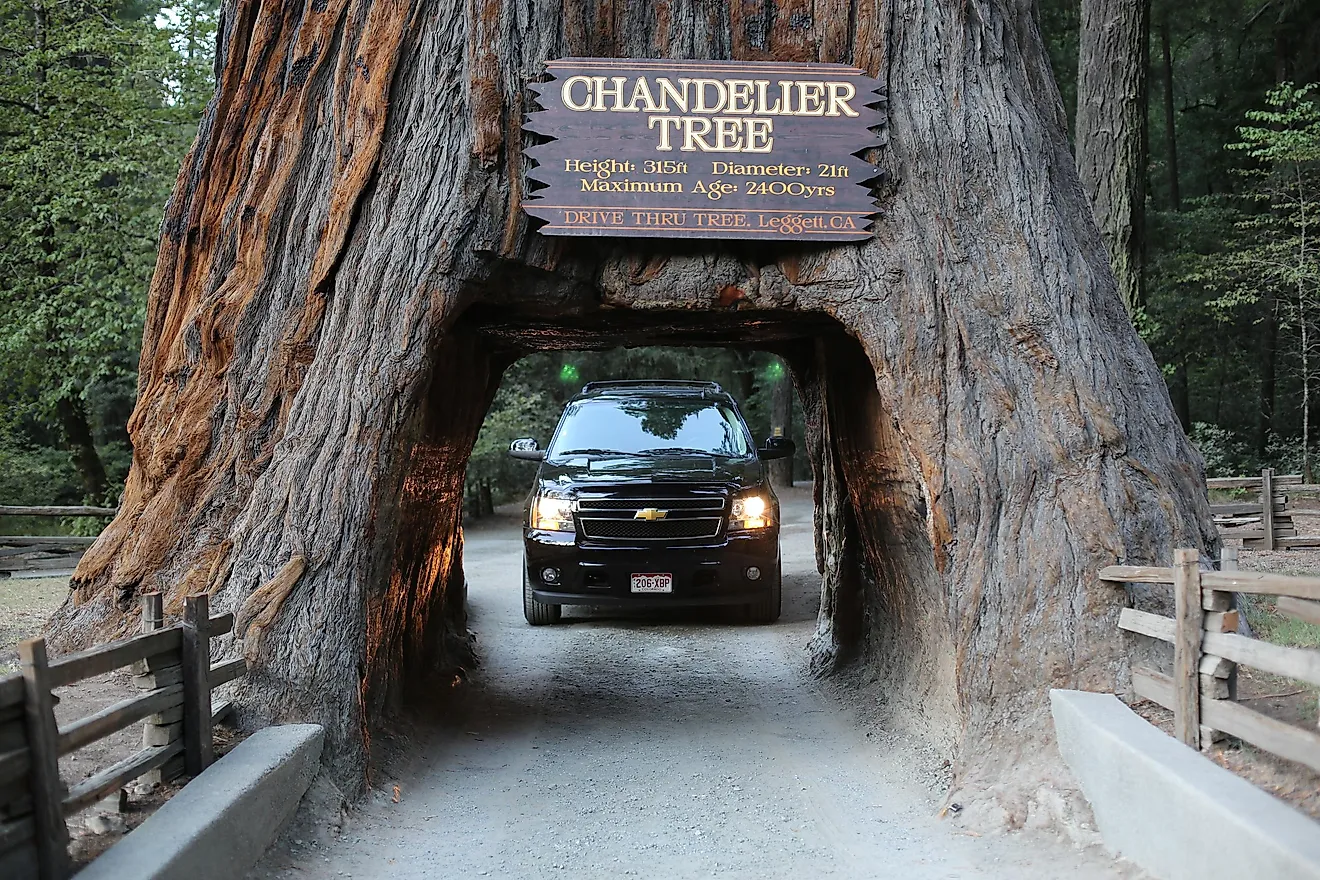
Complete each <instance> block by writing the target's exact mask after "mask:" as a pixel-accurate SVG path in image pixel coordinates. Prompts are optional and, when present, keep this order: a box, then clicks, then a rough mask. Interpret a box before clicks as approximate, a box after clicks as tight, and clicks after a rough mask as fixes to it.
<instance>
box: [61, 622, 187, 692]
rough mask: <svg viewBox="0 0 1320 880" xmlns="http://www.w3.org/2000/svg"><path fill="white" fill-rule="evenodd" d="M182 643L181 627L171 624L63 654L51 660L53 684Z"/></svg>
mask: <svg viewBox="0 0 1320 880" xmlns="http://www.w3.org/2000/svg"><path fill="white" fill-rule="evenodd" d="M181 643H182V642H181V636H180V634H179V628H178V627H170V628H169V629H162V630H158V631H156V632H153V633H143V634H142V635H140V636H134V637H133V638H131V639H125V640H123V641H121V642H111V643H110V644H108V645H98V646H97V647H95V648H91V649H89V650H87V651H80V652H79V653H77V654H70V655H69V656H67V657H61V658H60V659H59V660H56V661H55V662H54V663H52V664H50V673H51V687H64V686H65V685H70V684H73V683H74V682H75V681H82V680H83V679H84V678H91V677H92V676H95V675H101V674H102V673H106V672H111V671H113V670H115V669H118V668H120V667H121V666H127V665H128V664H130V663H132V662H134V661H136V660H145V659H146V658H147V657H150V656H151V655H152V654H162V653H164V652H166V651H171V650H174V649H176V648H178V647H179V646H180V644H181Z"/></svg>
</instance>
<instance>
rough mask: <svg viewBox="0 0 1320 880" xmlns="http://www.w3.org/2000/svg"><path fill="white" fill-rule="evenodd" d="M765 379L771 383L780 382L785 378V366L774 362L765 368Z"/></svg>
mask: <svg viewBox="0 0 1320 880" xmlns="http://www.w3.org/2000/svg"><path fill="white" fill-rule="evenodd" d="M765 378H766V381H769V382H778V381H779V380H780V379H782V378H784V365H783V364H781V363H780V362H779V361H773V362H771V364H770V365H769V366H767V367H766V368H765Z"/></svg>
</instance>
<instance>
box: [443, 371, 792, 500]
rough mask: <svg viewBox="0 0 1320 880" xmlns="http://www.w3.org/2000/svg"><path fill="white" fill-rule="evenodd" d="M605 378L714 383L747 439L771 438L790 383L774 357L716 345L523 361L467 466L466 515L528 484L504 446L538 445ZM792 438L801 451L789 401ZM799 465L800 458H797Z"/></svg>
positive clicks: (509, 377)
mask: <svg viewBox="0 0 1320 880" xmlns="http://www.w3.org/2000/svg"><path fill="white" fill-rule="evenodd" d="M608 379H689V380H702V381H714V382H719V383H720V384H721V385H722V386H723V387H724V388H725V390H727V391H729V392H730V393H731V394H733V396H734V397H735V398H736V399H737V400H738V402H739V405H740V408H741V409H742V412H743V416H744V418H746V419H747V423H748V427H750V428H751V430H752V435H753V437H754V438H756V439H757V440H758V441H761V440H763V439H764V438H765V437H767V436H769V434H770V421H771V397H770V395H771V391H772V389H773V387H774V385H776V384H777V383H779V382H791V381H792V379H791V378H789V376H788V373H787V371H786V370H785V369H784V366H783V363H782V362H781V361H780V360H779V359H778V358H776V357H774V356H773V355H769V354H764V353H760V352H742V351H735V350H732V349H715V348H661V347H651V348H619V349H612V350H610V351H587V352H549V353H543V354H534V355H530V356H528V357H525V358H523V359H522V360H520V361H518V362H517V363H515V364H514V365H513V366H511V367H510V368H509V369H508V370H507V371H506V372H505V374H504V378H503V380H502V382H501V383H500V388H499V391H497V392H496V394H495V400H494V402H493V403H492V404H491V407H490V411H489V412H488V413H487V415H486V420H485V422H484V423H483V424H482V427H481V432H480V434H478V435H477V441H476V444H475V446H474V447H473V450H472V457H471V459H470V460H469V462H468V472H467V487H466V492H467V498H468V503H469V510H470V511H471V512H472V513H480V512H482V506H483V501H482V497H483V488H484V489H485V490H486V494H487V500H488V501H489V502H490V503H492V504H502V503H505V502H508V501H512V500H515V499H517V498H520V497H521V496H522V495H525V494H526V493H527V491H528V490H529V488H530V487H531V479H532V474H533V473H534V472H535V465H533V464H531V463H528V462H522V461H517V460H514V459H511V458H509V456H508V449H509V442H510V441H511V440H515V439H517V438H519V437H532V438H533V439H535V440H536V441H537V442H538V443H539V444H540V445H541V446H542V447H544V446H545V445H546V444H548V443H549V442H550V435H551V433H552V432H553V431H554V428H555V425H556V424H557V423H558V421H559V415H560V413H561V412H562V411H563V408H564V403H565V402H566V401H568V400H569V399H570V398H571V397H573V396H574V395H575V394H577V393H578V392H579V391H581V390H582V386H583V385H584V384H586V383H587V382H595V381H602V380H608ZM793 412H794V439H795V440H796V442H797V443H798V446H799V449H803V450H805V448H806V439H805V428H804V427H803V424H802V414H801V412H800V408H799V407H798V405H797V404H796V403H795V404H794V411H793ZM799 460H801V461H805V456H799Z"/></svg>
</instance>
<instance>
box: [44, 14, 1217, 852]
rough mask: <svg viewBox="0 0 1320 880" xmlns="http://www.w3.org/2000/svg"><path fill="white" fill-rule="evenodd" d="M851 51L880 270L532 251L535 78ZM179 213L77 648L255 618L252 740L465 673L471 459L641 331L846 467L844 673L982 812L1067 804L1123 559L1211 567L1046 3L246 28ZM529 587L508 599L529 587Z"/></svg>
mask: <svg viewBox="0 0 1320 880" xmlns="http://www.w3.org/2000/svg"><path fill="white" fill-rule="evenodd" d="M563 56H620V57H664V58H700V59H725V58H734V59H760V60H786V61H804V60H810V61H828V62H844V63H849V64H852V65H855V66H857V67H860V68H862V69H863V70H865V71H866V72H868V73H870V74H872V75H875V76H877V77H879V78H880V79H881V80H882V81H884V82H886V83H887V84H888V92H889V124H888V131H887V146H885V147H884V149H883V150H882V151H881V152H880V153H879V154H878V156H877V161H878V162H879V163H880V164H881V165H882V166H883V167H884V169H885V171H886V172H887V176H886V178H885V181H884V183H883V185H882V186H881V187H880V188H878V189H877V191H876V194H877V198H878V199H879V206H880V209H879V210H880V213H879V215H878V220H877V222H876V223H875V227H874V228H875V236H874V238H873V239H872V240H870V241H868V242H866V243H864V244H861V245H847V246H838V247H828V246H820V245H807V244H800V245H792V244H791V243H790V244H777V245H775V246H767V245H764V244H762V243H760V242H752V243H731V242H725V243H720V242H714V241H706V242H701V243H682V244H679V243H664V242H656V241H640V240H629V241H621V240H620V241H610V240H599V239H573V240H562V239H561V240H550V239H547V238H545V237H543V236H540V235H538V234H537V233H536V232H535V230H534V229H533V228H532V226H531V224H529V221H528V218H527V217H526V215H525V214H524V213H523V212H522V211H521V210H520V208H519V205H520V202H521V200H522V198H523V197H524V194H525V192H526V190H527V172H528V162H527V161H525V159H524V152H523V151H524V149H525V148H526V147H527V146H528V145H529V144H530V143H532V142H533V136H532V135H531V134H529V133H524V132H523V131H522V123H523V120H524V118H525V114H526V113H527V112H528V110H529V105H530V101H531V97H530V96H531V93H530V92H529V89H528V83H529V81H536V80H537V79H539V78H543V76H544V73H543V69H544V68H543V65H544V62H545V60H546V59H548V58H555V57H563ZM217 67H218V79H219V86H218V89H217V93H216V96H215V99H214V100H213V102H212V103H211V105H210V106H209V108H208V110H207V113H206V116H205V118H204V120H203V122H202V125H201V128H200V131H199V133H198V137H197V142H196V144H195V146H194V147H193V149H192V151H191V152H190V153H189V155H188V157H187V159H186V160H185V162H184V166H183V169H182V171H181V172H180V175H179V179H178V183H177V186H176V188H175V191H174V195H173V198H172V200H171V202H170V204H169V208H168V212H167V219H166V222H165V226H164V231H163V233H164V234H163V238H162V245H161V252H160V258H159V263H158V265H157V268H156V273H155V278H154V280H153V283H152V289H151V295H150V306H149V310H148V316H147V325H146V330H145V334H144V340H145V341H144V344H143V350H142V357H141V379H140V388H139V400H138V405H137V410H136V412H135V413H134V415H133V418H132V422H131V425H130V430H131V433H132V438H133V442H134V463H133V468H132V472H131V474H130V476H129V479H128V484H127V487H126V489H125V492H124V495H123V501H122V504H121V507H120V512H119V515H118V516H117V517H116V518H115V520H114V521H113V523H112V524H111V525H110V527H109V528H108V529H107V530H106V531H105V532H104V534H103V535H102V536H101V538H100V540H99V541H98V542H97V543H96V545H95V546H94V547H93V548H92V549H91V551H90V552H88V554H87V555H86V557H85V558H84V559H83V562H82V564H81V565H80V567H79V569H78V572H77V575H76V577H75V580H74V588H73V591H72V593H71V595H70V597H69V600H68V601H67V602H66V603H65V605H64V606H63V608H61V610H60V611H59V612H58V614H57V615H56V618H55V619H54V621H53V622H52V625H51V631H52V634H53V635H54V636H55V638H56V640H57V642H58V643H59V644H60V645H61V646H63V647H66V648H67V647H73V646H75V645H76V644H79V643H81V642H85V641H87V640H89V639H92V638H97V637H104V636H107V635H111V634H115V633H121V632H126V631H128V630H129V629H131V628H132V627H133V625H134V624H133V609H134V606H135V597H136V596H137V595H138V594H139V593H141V592H143V591H148V590H157V589H159V590H163V591H165V592H166V594H167V597H168V601H167V607H168V608H171V609H176V610H177V609H178V608H179V607H180V606H181V603H182V597H183V596H185V595H187V594H191V593H196V592H200V591H206V592H209V593H211V594H212V596H213V599H212V604H213V606H214V607H218V608H220V609H221V610H224V609H233V610H235V611H236V612H237V616H238V623H237V626H236V630H235V636H234V638H235V641H234V642H233V643H231V644H230V645H229V646H228V648H227V650H228V651H230V652H234V653H237V652H240V651H241V652H243V653H245V654H246V655H247V656H248V657H250V658H251V660H252V663H253V666H254V667H255V670H256V671H255V673H254V674H253V675H251V676H250V677H249V679H247V680H246V683H245V684H244V686H243V687H244V690H243V691H242V692H240V694H239V698H240V701H241V705H242V707H243V709H244V713H245V715H244V717H246V718H247V719H248V721H249V723H254V724H255V723H260V722H262V721H264V720H275V719H283V718H293V717H297V718H311V719H316V720H319V721H321V722H323V723H325V724H326V725H327V729H328V743H329V752H328V760H329V762H330V763H331V767H332V769H333V770H334V771H335V772H336V773H337V774H338V775H339V777H340V778H341V779H342V780H346V781H352V780H354V779H359V778H360V772H361V769H362V767H363V766H364V760H365V758H366V748H367V744H368V742H369V734H370V729H371V724H372V722H373V721H374V720H375V719H377V718H379V717H380V716H381V715H382V714H383V713H385V712H387V711H388V710H389V709H390V708H391V707H392V706H395V705H398V704H399V703H400V702H401V701H403V700H405V699H406V698H407V694H408V688H409V686H410V684H411V683H414V682H422V683H433V682H434V681H435V677H436V674H437V673H440V672H443V671H444V670H446V669H452V668H453V666H454V665H456V664H461V663H464V662H466V657H467V653H468V651H469V643H468V639H467V632H466V627H465V621H464V617H463V597H464V586H463V575H462V570H461V561H460V555H461V540H462V538H461V530H460V512H461V494H462V493H461V488H462V479H463V469H464V466H465V462H466V457H467V455H468V452H469V449H470V446H471V444H472V442H473V438H474V436H475V433H476V430H477V428H478V426H479V424H480V421H481V418H482V416H483V413H484V410H485V408H486V406H487V404H488V402H489V399H490V396H491V395H492V394H493V391H494V388H495V386H496V385H497V383H498V381H499V376H500V373H501V371H502V369H503V368H504V367H505V366H506V365H507V364H508V363H510V362H511V361H512V360H513V359H515V358H517V357H518V356H519V355H521V354H523V353H525V352H528V351H532V350H543V349H550V348H566V347H582V346H592V345H609V344H617V343H619V342H629V343H633V344H640V343H645V342H666V341H667V342H673V341H684V342H687V343H700V342H709V343H719V344H732V345H743V346H748V347H756V348H762V349H766V350H771V351H775V352H777V353H779V354H781V355H782V356H783V357H784V358H785V359H786V361H787V362H788V363H789V365H790V367H791V369H792V372H793V376H794V381H795V383H796V385H797V387H798V389H799V391H800V392H801V394H802V400H803V406H804V409H805V411H806V414H807V419H808V423H809V426H810V435H811V442H810V444H809V445H810V447H811V449H810V450H809V451H810V454H811V459H812V465H813V471H814V472H815V475H816V493H817V504H818V507H817V512H818V517H817V519H818V528H817V532H818V533H817V549H818V557H819V563H820V567H821V570H822V572H823V587H822V601H821V612H820V623H819V627H818V632H817V635H816V637H815V639H814V640H813V641H812V644H811V656H812V663H813V665H814V667H815V668H816V669H818V670H820V671H822V672H830V671H834V670H837V669H840V668H844V669H849V670H856V671H857V673H858V674H857V676H856V677H855V678H854V679H850V680H856V681H867V682H870V683H872V684H873V686H872V687H871V688H870V689H869V690H868V693H872V694H876V695H883V697H884V699H885V701H886V703H887V706H888V710H889V711H890V712H891V713H892V717H893V718H894V719H895V721H896V722H906V723H907V724H908V725H909V726H910V727H912V728H914V729H917V730H920V731H923V732H925V733H926V734H927V735H929V736H932V737H934V738H936V739H937V740H938V741H939V743H940V744H941V745H943V746H945V747H947V748H948V749H949V751H950V753H953V754H956V757H957V765H956V766H957V768H958V776H957V781H956V783H955V788H956V790H955V793H954V797H956V798H958V799H959V800H960V801H962V803H964V804H965V805H968V807H969V812H972V813H976V812H978V811H979V813H980V815H981V816H982V821H983V823H984V824H994V823H996V822H999V823H1003V824H1006V825H1008V826H1015V825H1020V824H1022V823H1029V822H1033V821H1037V820H1043V821H1049V820H1050V819H1051V818H1053V817H1057V816H1058V815H1059V813H1060V811H1066V810H1068V809H1069V808H1070V804H1071V795H1069V786H1068V784H1067V781H1066V778H1065V777H1063V776H1062V775H1061V772H1062V771H1060V770H1059V767H1058V763H1057V760H1056V759H1054V758H1052V757H1051V755H1052V754H1054V753H1053V752H1052V751H1051V748H1050V747H1049V742H1050V725H1049V718H1048V710H1047V708H1046V691H1047V689H1048V688H1050V687H1055V686H1063V687H1082V688H1093V689H1103V690H1112V689H1114V688H1115V686H1116V685H1120V684H1121V675H1122V671H1123V668H1124V660H1123V654H1122V644H1121V642H1120V640H1119V638H1118V636H1117V632H1116V629H1115V625H1114V624H1115V618H1116V615H1117V611H1118V608H1119V607H1120V606H1121V605H1122V604H1123V601H1124V598H1123V596H1122V595H1121V594H1118V593H1116V592H1115V591H1114V590H1113V589H1112V587H1108V586H1104V585H1101V584H1099V583H1097V581H1096V579H1095V576H1094V572H1095V570H1096V569H1097V568H1098V567H1100V566H1102V565H1105V564H1108V563H1113V562H1117V561H1129V562H1137V561H1141V562H1153V561H1155V560H1165V559H1167V558H1168V556H1169V553H1170V551H1171V549H1172V548H1173V547H1174V546H1175V545H1191V546H1205V545H1206V544H1208V543H1209V542H1211V541H1212V540H1213V539H1212V537H1211V534H1212V532H1211V529H1210V523H1209V519H1208V513H1207V507H1206V505H1205V502H1204V488H1203V483H1202V482H1201V477H1202V473H1201V466H1200V464H1199V460H1198V459H1197V457H1196V456H1195V454H1194V453H1193V452H1192V450H1191V449H1190V448H1189V446H1188V444H1187V442H1186V440H1185V438H1184V436H1183V433H1182V431H1181V429H1180V427H1179V425H1178V422H1177V420H1176V418H1175V417H1174V414H1173V411H1172V409H1171V408H1170V405H1169V399H1168V396H1167V394H1166V392H1165V390H1164V384H1163V381H1162V379H1161V376H1160V373H1159V370H1158V369H1157V368H1156V366H1155V363H1154V362H1153V360H1152V359H1151V356H1150V354H1149V353H1148V351H1147V350H1146V348H1145V346H1144V345H1143V344H1142V343H1141V341H1140V340H1139V339H1138V338H1137V336H1136V334H1135V333H1134V331H1133V330H1132V327H1131V325H1130V323H1129V321H1128V318H1127V315H1126V313H1125V311H1124V308H1123V305H1122V303H1121V301H1120V299H1119V296H1118V292H1117V290H1116V287H1115V282H1114V278H1113V274H1112V273H1111V271H1110V268H1109V265H1108V259H1107V255H1106V252H1105V247H1104V245H1103V243H1102V241H1101V238H1100V235H1099V232H1098V231H1097V229H1096V226H1095V222H1094V220H1093V219H1092V215H1091V210H1090V208H1089V206H1088V204H1087V198H1086V195H1085V193H1084V192H1083V190H1082V187H1081V185H1080V183H1079V180H1078V175H1077V171H1076V169H1075V167H1074V164H1073V160H1072V156H1071V155H1070V152H1069V147H1068V142H1067V138H1066V135H1065V130H1064V128H1065V126H1064V116H1063V110H1062V107H1061V104H1060V100H1059V96H1058V92H1057V89H1056V87H1055V84H1054V81H1053V78H1052V76H1051V73H1050V69H1049V66H1048V63H1047V61H1046V57H1045V52H1044V49H1043V47H1042V43H1041V38H1040V34H1039V33H1038V31H1037V27H1036V24H1035V22H1034V20H1033V17H1032V4H1031V2H1030V0H933V2H931V0H920V2H918V0H889V2H881V0H852V2H844V0H814V2H811V0H767V2H756V3H749V2H733V3H725V2H713V0H584V2H578V0H480V2H455V0H413V2H411V3H409V2H387V0H375V2H371V0H313V2H311V3H282V4H276V3H256V2H250V0H230V2H227V3H226V4H225V8H224V16H223V27H222V33H221V36H220V44H219V47H218V62H217ZM510 589H516V585H511V586H510Z"/></svg>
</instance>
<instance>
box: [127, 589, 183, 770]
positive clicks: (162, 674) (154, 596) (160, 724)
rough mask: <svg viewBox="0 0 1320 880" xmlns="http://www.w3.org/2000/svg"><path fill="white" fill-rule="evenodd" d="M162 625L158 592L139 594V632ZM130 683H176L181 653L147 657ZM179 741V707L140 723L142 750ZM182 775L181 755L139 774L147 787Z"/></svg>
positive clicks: (161, 599) (161, 601) (158, 685)
mask: <svg viewBox="0 0 1320 880" xmlns="http://www.w3.org/2000/svg"><path fill="white" fill-rule="evenodd" d="M164 625H165V611H164V596H163V595H162V594H161V593H143V594H142V631H143V632H144V633H149V632H155V631H156V630H158V629H161V628H162V627H163V626H164ZM133 672H134V673H135V674H134V676H133V683H134V684H136V685H137V686H138V688H139V689H141V690H143V691H154V690H156V689H157V688H161V687H167V686H169V685H173V684H179V683H180V682H181V681H182V680H183V679H182V673H183V667H182V666H181V652H180V651H171V652H169V653H168V654H160V655H157V656H155V657H148V658H147V659H145V660H141V661H139V662H138V663H135V664H134V667H133ZM182 738H183V707H182V706H176V707H175V708H173V709H166V710H165V711H164V712H157V713H155V714H154V715H148V716H147V717H146V718H145V719H144V720H143V722H142V747H143V748H144V749H145V748H149V747H152V746H164V745H169V744H170V743H172V742H174V741H175V740H179V739H182ZM182 772H183V756H182V755H178V756H175V757H173V758H171V759H170V760H168V761H166V762H165V764H164V765H163V766H161V767H158V768H156V769H155V770H150V771H148V772H147V773H144V774H143V775H142V781H143V782H145V783H147V784H154V783H165V782H169V781H170V780H172V779H174V778H175V777H177V776H178V775H179V774H180V773H182Z"/></svg>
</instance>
